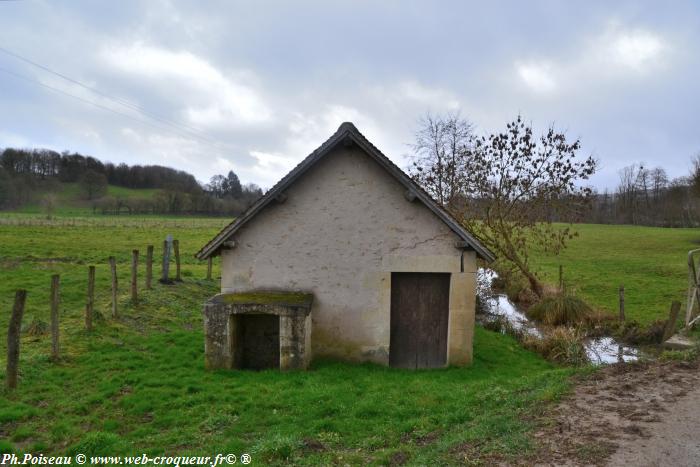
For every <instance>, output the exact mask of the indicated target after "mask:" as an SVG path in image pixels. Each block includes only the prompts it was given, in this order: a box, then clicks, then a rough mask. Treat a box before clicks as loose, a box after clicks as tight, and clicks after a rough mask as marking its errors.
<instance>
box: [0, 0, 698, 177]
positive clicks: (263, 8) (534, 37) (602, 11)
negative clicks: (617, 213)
mask: <svg viewBox="0 0 700 467" xmlns="http://www.w3.org/2000/svg"><path fill="white" fill-rule="evenodd" d="M699 26H700V7H698V6H697V5H696V4H694V3H693V2H684V3H680V2H679V3H674V7H673V9H671V8H668V7H665V6H664V5H663V4H659V3H656V2H649V3H639V2H615V3H610V2H585V3H576V4H574V3H571V2H547V1H541V2H527V3H525V2H499V3H497V4H495V2H493V3H492V4H488V5H485V4H480V3H467V2H442V3H439V4H436V3H434V2H428V1H421V2H419V1H409V2H398V1H387V2H382V3H379V2H369V1H361V2H350V1H348V2H321V1H314V2H304V3H303V4H299V3H297V2H283V1H276V2H262V3H261V2H235V3H234V2H229V1H211V2H191V1H165V0H159V1H154V2H140V1H124V2H92V1H81V2H71V3H57V2H53V3H52V2H48V1H31V2H30V1H21V2H0V31H1V32H0V45H1V46H3V47H7V48H8V49H11V50H13V51H16V52H18V53H20V54H22V55H25V56H27V57H30V58H32V59H33V60H36V61H37V62H40V63H42V64H45V65H47V66H49V67H51V68H53V69H55V70H57V71H61V72H63V73H65V74H67V75H70V76H72V77H75V78H77V79H79V80H81V81H83V82H85V83H87V84H90V85H91V86H95V87H97V88H98V89H100V90H101V91H103V92H105V93H108V94H109V95H113V96H118V97H120V98H125V99H129V100H130V101H133V102H136V103H138V104H139V105H140V106H142V107H143V108H145V109H148V110H149V111H150V112H154V113H157V114H159V115H163V116H165V117H167V118H169V119H173V120H177V121H180V122H183V123H185V124H187V125H192V126H197V127H199V128H201V130H202V131H203V132H204V133H206V134H207V135H208V137H209V138H211V139H213V140H216V141H217V144H215V145H212V144H208V143H204V142H202V141H200V140H198V139H197V138H192V137H187V136H183V135H181V134H173V133H172V132H171V131H166V130H164V129H162V128H161V129H159V128H154V127H153V126H149V125H144V124H141V123H138V122H135V121H133V120H130V119H128V118H124V117H122V116H118V115H114V114H110V113H108V112H105V111H103V110H100V109H97V108H94V107H90V106H87V105H85V104H83V103H80V102H77V101H74V100H71V99H69V98H66V97H65V96H61V95H57V94H55V93H51V92H50V91H47V90H45V89H42V88H40V87H37V86H35V85H32V84H28V83H25V82H22V81H19V80H16V79H14V78H12V77H10V76H8V75H6V74H4V73H1V72H0V86H1V88H2V92H0V107H1V108H2V112H0V146H3V145H12V144H18V143H23V144H26V145H33V144H36V145H42V146H50V147H54V148H56V149H59V150H61V149H71V150H77V151H81V152H85V153H91V154H93V155H95V156H97V157H100V158H103V159H108V160H112V161H126V162H129V163H136V162H140V163H144V162H147V163H159V164H166V165H171V166H175V167H179V168H183V169H185V170H189V171H191V172H193V173H194V174H195V175H196V176H197V177H198V178H199V179H200V180H203V181H206V180H207V179H208V178H209V177H210V176H211V175H213V174H214V173H218V172H222V171H224V170H228V169H229V168H233V169H234V170H236V171H237V172H239V173H240V174H241V177H242V179H243V180H245V181H252V182H256V183H259V184H261V185H263V186H270V185H271V184H272V183H274V181H275V180H276V179H277V178H278V177H280V176H281V175H283V174H284V171H285V170H287V168H288V167H290V166H292V165H294V164H295V163H296V162H298V161H299V160H301V159H302V158H303V157H304V156H306V154H307V153H308V151H311V150H312V149H314V147H315V146H316V145H318V144H320V143H321V142H322V140H323V139H324V138H326V137H327V136H328V134H329V132H330V131H332V130H333V129H335V128H336V127H337V125H338V124H340V122H341V121H342V120H343V119H348V118H351V119H355V120H357V121H356V122H355V123H356V124H357V125H358V127H359V128H360V129H361V130H362V131H364V132H365V134H366V135H367V136H368V137H369V138H370V139H372V140H373V141H375V142H376V144H377V145H378V146H379V147H380V148H381V149H383V150H384V151H385V153H387V155H388V156H390V157H391V158H393V159H394V160H395V161H396V162H398V163H399V164H402V165H403V164H405V159H404V157H403V155H404V154H406V153H407V152H408V147H407V143H410V141H411V140H412V132H413V131H414V129H415V125H416V121H417V119H418V117H420V115H421V114H423V113H425V112H426V111H432V112H441V111H445V110H448V109H453V110H454V109H457V108H458V109H459V110H460V111H461V113H462V115H464V116H466V117H468V118H469V119H471V120H472V121H474V122H475V123H476V124H477V125H478V127H479V128H480V129H481V130H483V131H489V130H497V129H499V128H501V127H502V126H503V125H504V124H505V122H506V121H508V120H509V119H511V118H513V117H514V116H515V115H516V114H517V113H522V114H523V115H524V116H525V118H527V119H529V120H532V121H533V123H534V124H535V126H537V127H538V128H544V127H545V126H546V125H548V124H550V123H555V124H556V125H557V126H558V127H561V128H565V129H568V132H569V134H570V135H571V136H572V137H581V138H582V140H583V144H584V151H588V152H593V153H594V154H595V155H596V156H597V157H598V158H599V159H600V160H601V162H602V170H601V172H600V173H599V174H598V175H596V178H595V179H594V182H595V183H596V185H597V186H599V187H601V188H602V187H605V186H608V187H612V186H613V185H614V184H615V182H616V178H617V175H616V171H617V170H618V169H619V168H620V167H622V166H624V165H626V164H630V163H632V162H636V161H642V162H645V163H646V164H649V165H663V166H665V167H666V168H667V169H668V170H669V172H670V173H671V175H673V176H678V175H683V174H684V173H685V172H686V171H687V165H688V164H687V162H688V159H689V157H690V156H691V155H692V154H693V153H694V152H696V151H698V150H700V133H698V131H697V128H698V126H699V125H698V124H699V123H700V122H699V121H698V120H699V118H698V116H697V111H696V109H697V108H698V104H700V90H699V89H698V86H697V85H696V80H697V76H698V73H699V72H700V53H698V52H699V51H698V45H697V44H700V37H699V36H700V27H699ZM621 38H622V39H621ZM620 40H621V41H622V42H620V43H619V44H618V43H617V42H616V41H620ZM655 41H656V42H655ZM657 43H658V44H660V45H659V46H658V47H657V45H658V44H657ZM616 44H617V45H616ZM655 44H656V45H655ZM615 47H617V49H615ZM618 49H619V50H618ZM110 50H112V51H114V50H121V55H120V56H119V59H120V60H121V64H120V63H118V62H116V61H115V60H112V61H110V60H109V59H108V55H109V54H108V53H107V52H106V51H110ZM621 51H622V52H621ZM106 54H107V55H106ZM620 54H623V55H620ZM624 54H627V55H624ZM630 54H631V55H630ZM112 58H113V59H114V57H112ZM159 60H160V61H162V63H157V62H158V61H159ZM0 67H3V68H8V69H11V70H13V71H16V72H19V73H22V74H25V75H29V76H31V77H33V78H34V79H38V80H40V81H42V82H44V83H47V84H51V85H56V86H62V88H63V89H65V90H66V91H69V92H73V93H77V94H79V95H81V96H86V97H89V96H87V95H86V94H84V90H80V89H74V87H72V86H70V85H69V84H67V83H63V85H61V83H60V82H58V81H57V80H56V79H55V77H51V76H48V75H47V74H46V73H42V72H40V71H39V70H36V69H33V68H32V67H30V66H27V65H26V64H22V63H21V62H18V61H16V60H13V59H12V58H10V57H7V56H5V55H2V54H0ZM179 67H181V68H182V69H181V70H179ZM164 70H167V72H166V71H164ZM91 99H93V100H99V99H98V98H97V97H94V96H93V97H91ZM99 101H100V102H102V101H101V100H99ZM105 104H106V105H109V106H112V105H113V104H110V103H108V102H107V103H105ZM120 110H124V109H120ZM135 117H137V118H140V119H141V118H143V117H142V116H138V115H135ZM156 125H157V126H159V127H160V126H162V125H161V124H156Z"/></svg>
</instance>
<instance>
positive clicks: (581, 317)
mask: <svg viewBox="0 0 700 467" xmlns="http://www.w3.org/2000/svg"><path fill="white" fill-rule="evenodd" d="M528 314H529V315H530V317H531V318H532V319H534V320H537V321H540V322H542V323H544V324H548V325H550V326H562V325H573V324H583V323H585V322H588V321H590V320H591V318H593V316H594V312H593V309H591V307H590V306H588V304H587V303H586V302H584V301H583V300H582V299H580V298H578V297H576V296H575V295H572V294H569V293H567V292H558V293H555V294H552V295H547V296H545V297H544V298H543V299H542V300H540V301H539V302H538V303H536V304H534V305H532V306H531V307H530V309H529V310H528Z"/></svg>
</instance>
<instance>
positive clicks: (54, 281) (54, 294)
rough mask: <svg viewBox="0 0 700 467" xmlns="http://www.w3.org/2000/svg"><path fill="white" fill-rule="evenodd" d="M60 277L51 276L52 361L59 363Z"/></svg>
mask: <svg viewBox="0 0 700 467" xmlns="http://www.w3.org/2000/svg"><path fill="white" fill-rule="evenodd" d="M59 285H60V276H59V275H58V274H54V275H53V276H51V359H52V360H53V361H57V360H58V358H59V348H58V304H59Z"/></svg>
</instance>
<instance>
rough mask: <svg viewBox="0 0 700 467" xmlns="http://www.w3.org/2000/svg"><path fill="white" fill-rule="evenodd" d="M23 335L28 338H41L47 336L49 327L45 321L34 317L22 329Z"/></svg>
mask: <svg viewBox="0 0 700 467" xmlns="http://www.w3.org/2000/svg"><path fill="white" fill-rule="evenodd" d="M23 332H24V334H26V335H28V336H43V335H44V334H48V332H49V325H48V323H47V322H46V321H44V320H41V319H39V318H36V317H34V318H33V319H32V320H31V321H30V322H29V323H27V325H26V326H24V329H23Z"/></svg>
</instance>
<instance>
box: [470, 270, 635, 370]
mask: <svg viewBox="0 0 700 467" xmlns="http://www.w3.org/2000/svg"><path fill="white" fill-rule="evenodd" d="M497 277H498V274H496V272H495V271H493V270H491V269H479V272H478V274H477V290H478V295H479V301H480V303H481V307H480V312H478V313H477V321H478V322H488V321H491V320H495V319H498V318H499V317H500V318H501V319H505V320H506V321H508V322H509V323H510V324H511V326H512V327H513V328H514V329H516V330H518V331H522V332H525V333H528V334H531V335H533V336H535V337H542V335H543V330H542V329H541V328H540V327H538V325H537V324H536V323H535V322H534V321H532V320H530V319H529V318H528V317H527V316H526V315H525V313H524V312H523V311H521V310H520V309H518V306H517V305H515V304H514V303H513V302H511V301H510V299H509V298H508V297H507V296H506V295H504V294H502V293H497V292H495V291H494V290H493V289H492V282H493V280H494V279H496V278H497ZM584 345H585V347H586V355H587V356H588V359H589V360H590V361H591V363H592V364H594V365H603V364H607V363H617V362H631V361H635V360H638V359H639V358H640V351H639V349H637V348H635V347H631V346H628V345H624V344H622V343H620V342H618V341H616V340H615V339H614V338H612V337H596V338H589V339H586V340H585V342H584Z"/></svg>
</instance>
